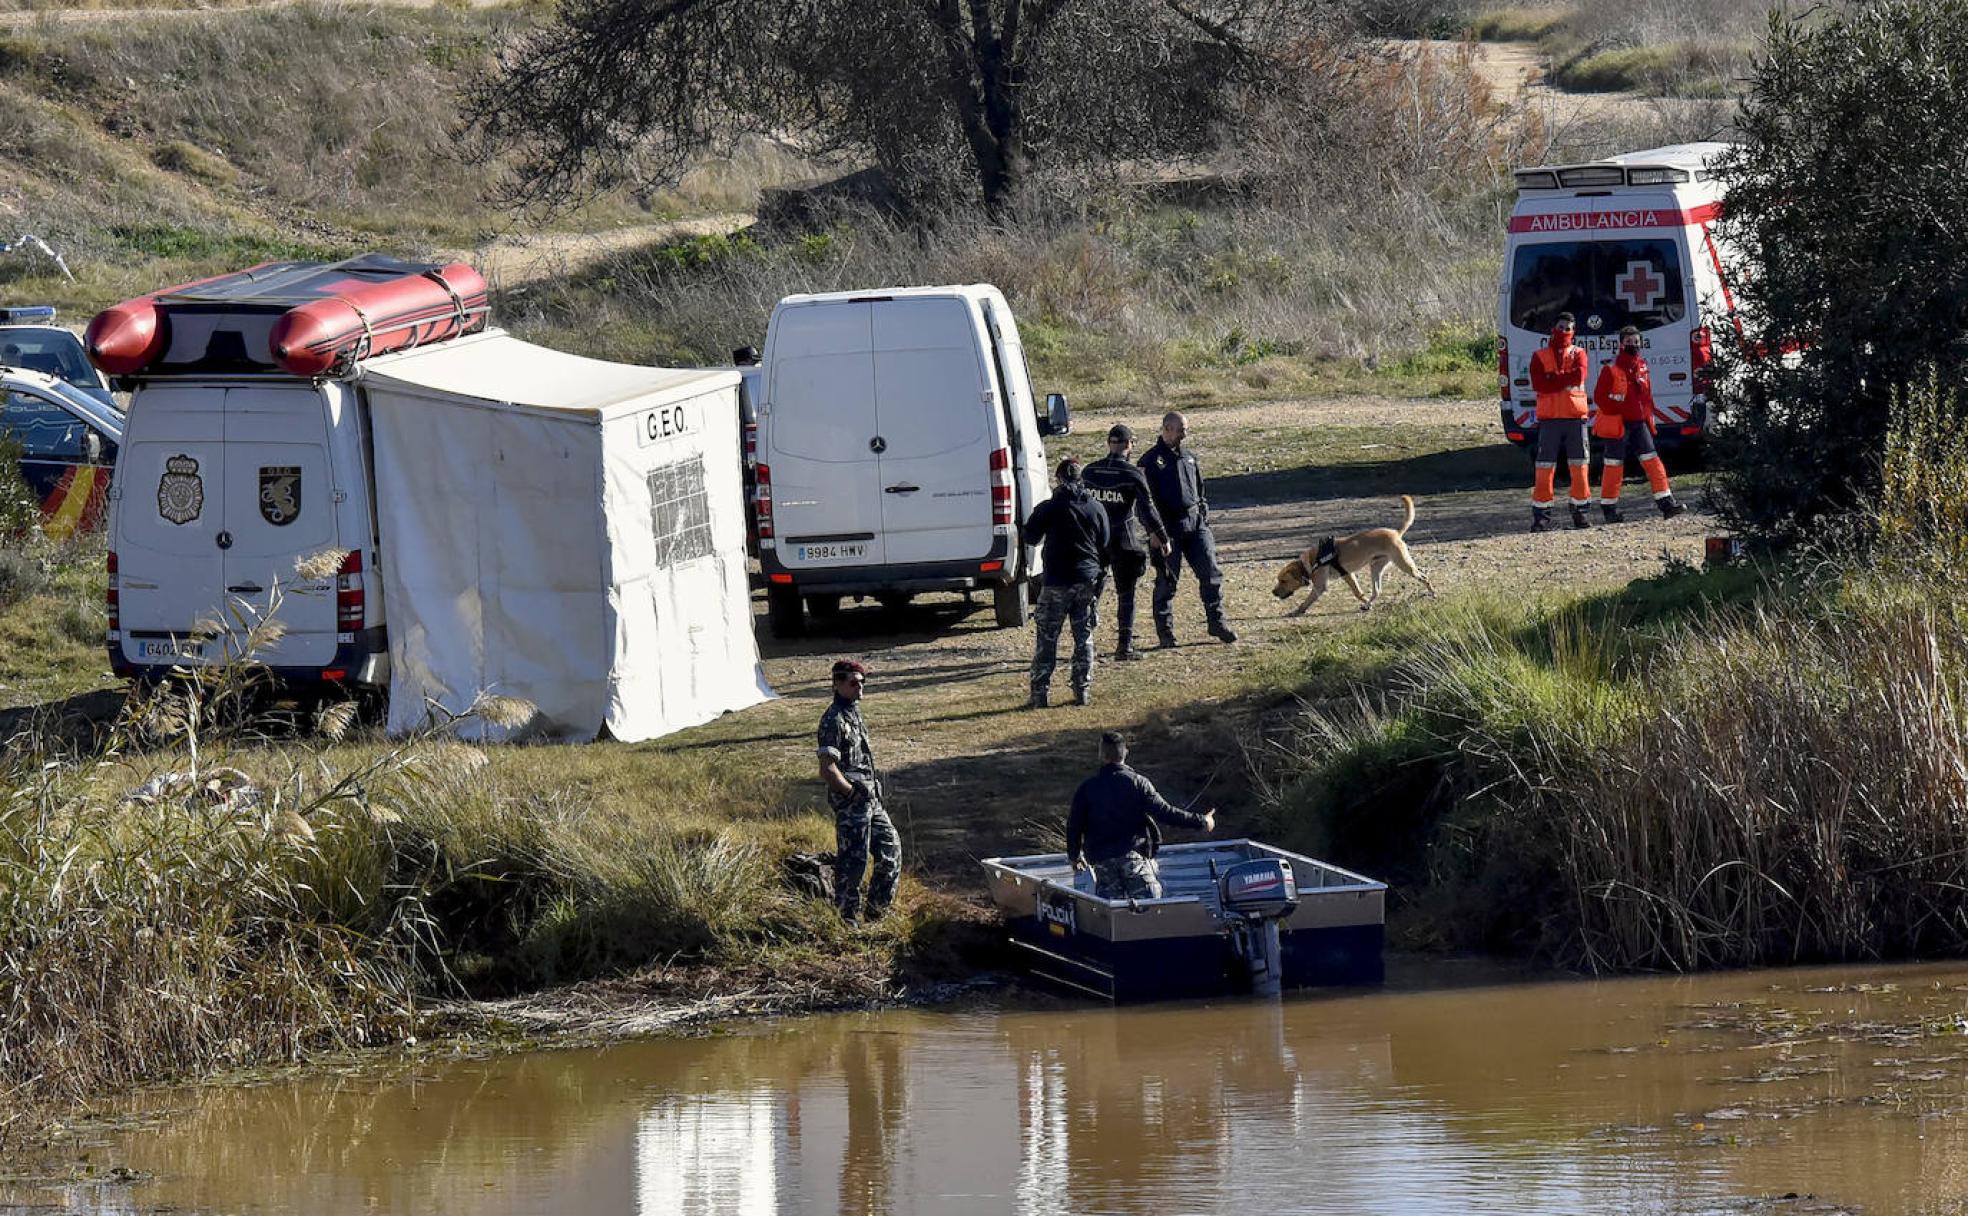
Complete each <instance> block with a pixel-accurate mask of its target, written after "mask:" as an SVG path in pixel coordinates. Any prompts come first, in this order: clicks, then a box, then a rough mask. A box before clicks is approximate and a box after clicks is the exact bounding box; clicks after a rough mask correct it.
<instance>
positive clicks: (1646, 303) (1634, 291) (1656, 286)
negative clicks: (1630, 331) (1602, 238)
mask: <svg viewBox="0 0 1968 1216" xmlns="http://www.w3.org/2000/svg"><path fill="white" fill-rule="evenodd" d="M1666 291H1667V284H1666V283H1665V282H1663V281H1662V280H1661V278H1660V276H1658V275H1656V274H1655V273H1654V268H1653V267H1652V266H1650V265H1648V264H1647V263H1645V262H1628V263H1627V264H1626V273H1625V274H1623V275H1621V276H1620V277H1619V278H1617V279H1614V280H1613V293H1614V294H1615V295H1617V296H1619V298H1620V299H1622V300H1625V301H1626V302H1627V304H1629V305H1631V306H1632V308H1633V310H1634V311H1635V312H1646V311H1648V310H1649V309H1651V308H1653V306H1654V305H1655V304H1657V303H1659V302H1660V298H1661V296H1662V295H1663V294H1665V293H1666Z"/></svg>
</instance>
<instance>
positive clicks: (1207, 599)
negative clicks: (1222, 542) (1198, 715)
mask: <svg viewBox="0 0 1968 1216" xmlns="http://www.w3.org/2000/svg"><path fill="white" fill-rule="evenodd" d="M1188 433H1189V428H1188V427H1187V426H1185V425H1184V422H1183V417H1182V415H1181V414H1179V413H1177V412H1175V411H1174V410H1170V411H1169V412H1168V413H1167V414H1164V415H1163V416H1162V434H1161V438H1159V439H1157V440H1156V441H1155V446H1154V447H1152V448H1149V449H1148V454H1147V455H1146V456H1143V457H1142V458H1141V471H1142V472H1143V473H1145V474H1147V475H1148V489H1149V491H1150V492H1151V493H1152V494H1153V495H1154V496H1155V510H1156V511H1158V512H1159V513H1160V514H1161V517H1162V523H1163V525H1164V526H1165V527H1167V528H1168V535H1169V551H1168V554H1167V555H1166V556H1158V557H1156V559H1155V642H1156V644H1157V645H1159V646H1164V647H1167V646H1173V645H1175V588H1176V583H1177V582H1178V580H1180V578H1181V577H1182V563H1183V562H1185V561H1186V562H1188V563H1189V568H1190V569H1191V570H1193V571H1195V572H1196V583H1197V585H1198V587H1199V588H1200V589H1201V591H1202V596H1203V615H1204V616H1206V617H1207V618H1209V632H1210V636H1211V637H1213V638H1218V639H1220V640H1222V641H1225V642H1234V641H1236V640H1237V633H1236V630H1234V629H1232V628H1230V624H1229V622H1227V621H1225V620H1224V619H1223V568H1222V567H1220V566H1218V565H1217V564H1216V538H1215V537H1214V536H1212V535H1211V534H1210V527H1209V499H1208V498H1207V497H1205V496H1204V494H1203V468H1202V466H1201V465H1200V464H1198V463H1197V462H1196V454H1195V453H1194V452H1189V451H1184V450H1183V447H1182V440H1183V437H1184V436H1185V435H1187V434H1188Z"/></svg>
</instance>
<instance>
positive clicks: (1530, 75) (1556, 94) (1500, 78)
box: [1389, 38, 1706, 142]
mask: <svg viewBox="0 0 1968 1216" xmlns="http://www.w3.org/2000/svg"><path fill="white" fill-rule="evenodd" d="M1389 45H1391V46H1394V47H1398V48H1402V49H1405V50H1408V51H1423V50H1425V51H1427V52H1429V53H1431V54H1436V55H1444V56H1455V55H1458V54H1460V53H1462V51H1463V48H1464V47H1465V46H1467V47H1468V48H1469V49H1470V52H1471V54H1472V55H1473V57H1474V64H1475V68H1476V72H1477V74H1478V75H1479V76H1481V77H1482V79H1483V82H1484V83H1485V84H1488V85H1489V86H1490V88H1492V89H1493V90H1495V91H1496V94H1497V96H1498V97H1499V98H1501V99H1503V100H1506V101H1514V102H1516V103H1517V104H1518V105H1521V106H1522V107H1523V108H1524V109H1525V110H1527V111H1528V112H1530V113H1531V114H1534V115H1536V116H1537V117H1538V118H1540V119H1542V120H1543V122H1544V127H1545V129H1546V130H1547V131H1548V132H1550V134H1551V135H1552V137H1553V138H1555V139H1557V140H1558V141H1560V142H1563V141H1564V139H1565V138H1566V136H1567V135H1569V134H1571V133H1573V132H1575V131H1576V130H1577V129H1578V128H1580V127H1583V126H1587V125H1589V124H1596V123H1600V122H1606V121H1609V120H1617V119H1620V118H1623V117H1629V116H1631V114H1632V113H1633V111H1634V110H1635V108H1636V107H1642V108H1645V109H1646V110H1648V111H1662V110H1668V111H1677V112H1678V111H1682V110H1695V109H1698V108H1699V107H1701V106H1703V105H1705V104H1706V103H1704V102H1700V101H1688V100H1684V99H1679V98H1671V97H1647V96H1644V95H1642V94H1639V93H1630V92H1618V93H1568V92H1565V91H1563V90H1561V89H1556V88H1553V87H1552V86H1551V85H1549V84H1547V83H1545V78H1544V60H1543V58H1542V57H1541V56H1540V55H1539V54H1538V50H1537V47H1536V46H1535V45H1533V44H1530V43H1524V42H1471V43H1463V42H1458V41H1454V40H1449V39H1439V38H1432V39H1431V38H1418V39H1396V40H1391V41H1390V43H1389Z"/></svg>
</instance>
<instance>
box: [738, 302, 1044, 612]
mask: <svg viewBox="0 0 1968 1216" xmlns="http://www.w3.org/2000/svg"><path fill="white" fill-rule="evenodd" d="M764 369H765V375H764V393H763V396H762V398H761V400H760V401H759V404H758V439H757V450H758V464H757V468H756V479H757V490H756V494H757V506H758V511H757V523H756V527H757V529H758V545H759V567H760V570H761V573H762V574H763V575H764V578H765V585H766V606H767V616H768V622H769V624H770V625H771V628H772V630H773V632H774V633H776V634H779V635H780V636H788V635H792V634H797V633H799V632H800V631H801V630H802V629H803V627H804V612H805V610H806V609H808V608H811V609H813V610H814V611H815V613H816V615H825V614H827V613H829V612H831V611H832V610H833V609H835V608H837V607H838V606H839V604H840V600H841V597H842V596H850V595H851V596H873V597H875V598H877V599H878V600H880V601H882V602H884V603H891V604H892V603H897V602H901V601H905V600H907V599H908V597H910V596H912V595H915V594H917V593H919V592H927V591H971V590H989V591H991V592H992V596H993V603H994V606H995V608H996V611H997V619H998V622H999V623H1000V624H1002V625H1013V626H1016V625H1022V624H1024V623H1025V620H1026V616H1027V613H1028V610H1029V607H1030V604H1031V601H1032V600H1033V598H1035V596H1034V593H1033V587H1034V586H1035V579H1036V576H1037V573H1038V570H1039V554H1038V551H1037V550H1036V549H1035V548H1033V547H1031V546H1028V545H1025V544H1023V543H1021V542H1020V540H1019V535H1018V530H1019V525H1020V523H1022V522H1023V520H1024V519H1025V517H1026V516H1028V515H1030V514H1031V513H1032V509H1033V508H1034V507H1035V506H1037V505H1038V503H1039V501H1040V500H1041V499H1043V498H1044V497H1045V496H1046V494H1047V493H1048V489H1047V487H1048V485H1049V484H1050V471H1049V470H1048V469H1047V467H1046V460H1045V437H1046V436H1048V435H1059V434H1065V433H1066V432H1067V431H1068V430H1069V429H1070V427H1071V417H1070V415H1069V413H1068V411H1067V406H1066V399H1065V398H1064V397H1062V396H1060V395H1058V394H1056V393H1055V394H1052V395H1050V396H1049V397H1047V398H1046V400H1045V401H1043V402H1041V401H1038V400H1036V399H1035V397H1034V394H1033V392H1032V385H1031V380H1030V377H1029V375H1028V374H1027V371H1026V367H1025V353H1024V349H1023V347H1022V346H1021V345H1020V343H1019V338H1018V326H1017V323H1016V322H1014V321H1013V320H1012V315H1011V307H1010V306H1009V305H1008V304H1007V303H1006V302H1005V298H1004V296H1003V295H1002V294H1001V293H1000V292H999V291H998V289H997V288H995V287H991V286H988V285H982V284H978V285H972V286H965V287H915V288H885V289H880V290H876V291H862V292H836V293H832V294H827V295H801V296H788V297H786V298H785V299H783V300H781V301H780V302H779V304H778V306H777V307H776V308H774V309H773V310H772V320H771V322H770V324H769V325H768V327H767V330H766V338H765V361H764Z"/></svg>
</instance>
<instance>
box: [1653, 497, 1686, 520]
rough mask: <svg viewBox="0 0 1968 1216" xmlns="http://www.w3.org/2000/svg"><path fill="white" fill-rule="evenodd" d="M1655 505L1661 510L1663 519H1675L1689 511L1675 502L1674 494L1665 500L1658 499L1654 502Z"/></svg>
mask: <svg viewBox="0 0 1968 1216" xmlns="http://www.w3.org/2000/svg"><path fill="white" fill-rule="evenodd" d="M1654 505H1655V506H1656V507H1659V508H1660V513H1661V518H1662V519H1673V518H1674V517H1675V516H1677V515H1679V514H1681V512H1683V511H1686V510H1687V509H1688V508H1686V507H1684V506H1682V505H1681V504H1680V503H1678V502H1675V501H1674V495H1672V494H1669V495H1668V496H1667V497H1665V498H1656V499H1655V500H1654Z"/></svg>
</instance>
